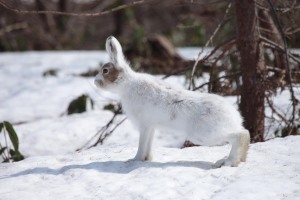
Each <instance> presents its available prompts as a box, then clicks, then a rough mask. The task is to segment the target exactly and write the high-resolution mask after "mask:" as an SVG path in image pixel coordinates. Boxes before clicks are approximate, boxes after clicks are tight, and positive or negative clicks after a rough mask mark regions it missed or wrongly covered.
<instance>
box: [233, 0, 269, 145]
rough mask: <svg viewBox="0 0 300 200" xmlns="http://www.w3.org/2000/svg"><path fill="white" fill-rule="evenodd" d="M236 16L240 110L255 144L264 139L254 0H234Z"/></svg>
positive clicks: (260, 53)
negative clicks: (239, 72)
mask: <svg viewBox="0 0 300 200" xmlns="http://www.w3.org/2000/svg"><path fill="white" fill-rule="evenodd" d="M235 13H236V32H237V47H238V50H239V52H240V58H241V74H242V81H243V84H242V88H241V104H240V110H241V112H242V115H243V117H244V120H245V127H246V128H247V129H248V130H249V131H250V135H251V139H252V141H253V142H258V141H263V140H264V117H265V116H264V98H265V86H264V74H265V64H264V59H263V58H264V57H263V49H262V46H261V44H260V42H259V40H260V39H259V31H258V29H259V26H258V20H257V8H256V6H255V0H236V1H235Z"/></svg>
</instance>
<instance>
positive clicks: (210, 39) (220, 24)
mask: <svg viewBox="0 0 300 200" xmlns="http://www.w3.org/2000/svg"><path fill="white" fill-rule="evenodd" d="M231 5H232V3H231V2H229V3H228V5H227V8H226V11H225V14H224V16H223V18H222V20H221V21H220V23H219V24H218V26H217V27H216V29H215V30H214V32H213V33H212V35H211V36H210V38H209V40H208V41H207V42H206V43H205V45H204V47H203V48H202V49H201V51H200V52H199V54H198V57H197V59H196V61H195V64H194V66H193V69H192V73H191V77H190V84H189V87H188V89H189V90H190V89H191V87H192V82H193V79H194V75H195V71H196V67H197V65H198V63H199V61H200V57H201V55H202V53H203V51H204V48H205V47H207V46H208V45H209V44H210V43H212V40H213V38H214V37H215V36H216V34H217V33H218V31H219V30H220V28H221V27H222V26H223V24H224V22H225V19H226V18H227V15H228V13H229V10H230V8H231Z"/></svg>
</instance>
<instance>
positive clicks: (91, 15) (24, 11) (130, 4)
mask: <svg viewBox="0 0 300 200" xmlns="http://www.w3.org/2000/svg"><path fill="white" fill-rule="evenodd" d="M150 2H152V0H148V1H145V0H140V1H132V2H130V3H127V4H123V5H120V6H117V7H115V8H112V9H109V10H105V11H102V12H95V13H87V12H82V13H76V12H61V11H54V10H21V9H18V8H14V7H12V6H10V5H8V4H7V3H6V2H5V1H3V0H0V5H1V6H3V7H4V8H6V9H7V10H10V11H12V12H14V13H17V14H27V15H28V14H52V15H65V16H74V17H99V16H103V15H107V14H110V13H113V12H116V11H119V10H123V9H126V8H130V7H134V6H138V5H142V4H146V3H150Z"/></svg>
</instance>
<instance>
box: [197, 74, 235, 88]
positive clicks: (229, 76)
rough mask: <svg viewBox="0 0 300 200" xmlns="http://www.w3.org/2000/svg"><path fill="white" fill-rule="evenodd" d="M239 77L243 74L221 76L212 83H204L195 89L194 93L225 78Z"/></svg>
mask: <svg viewBox="0 0 300 200" xmlns="http://www.w3.org/2000/svg"><path fill="white" fill-rule="evenodd" d="M239 75H241V72H236V73H232V74H227V75H224V76H220V77H218V78H216V79H214V80H211V81H208V82H206V83H203V84H201V85H199V86H198V87H196V88H194V89H193V91H195V90H199V89H201V88H203V87H204V86H205V85H209V84H211V83H215V82H217V81H219V80H221V79H223V78H231V77H234V76H239Z"/></svg>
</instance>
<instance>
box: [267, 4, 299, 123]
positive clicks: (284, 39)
mask: <svg viewBox="0 0 300 200" xmlns="http://www.w3.org/2000/svg"><path fill="white" fill-rule="evenodd" d="M268 3H269V5H270V7H271V11H272V14H273V18H274V19H275V22H276V24H277V27H278V30H279V32H280V34H281V37H282V40H283V43H284V50H285V62H286V71H287V73H286V75H287V81H288V84H289V90H290V93H291V100H292V106H293V109H292V118H291V120H290V124H289V125H292V127H294V126H295V122H294V121H295V113H296V104H297V101H296V98H295V94H294V89H293V86H292V78H291V70H290V65H289V59H288V50H287V42H286V38H285V35H284V32H283V29H282V26H281V23H280V21H279V18H278V16H277V14H276V11H275V8H274V5H273V3H272V1H271V0H268Z"/></svg>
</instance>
